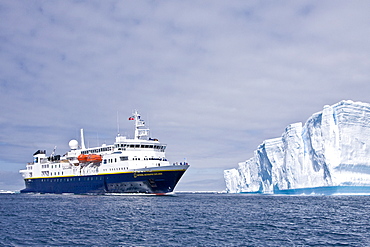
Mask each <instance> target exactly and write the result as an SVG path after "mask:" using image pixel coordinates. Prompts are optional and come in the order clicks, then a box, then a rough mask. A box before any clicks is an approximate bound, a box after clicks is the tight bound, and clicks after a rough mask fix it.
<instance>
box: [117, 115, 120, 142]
mask: <svg viewBox="0 0 370 247" xmlns="http://www.w3.org/2000/svg"><path fill="white" fill-rule="evenodd" d="M117 135H118V136H119V135H120V134H119V120H118V110H117Z"/></svg>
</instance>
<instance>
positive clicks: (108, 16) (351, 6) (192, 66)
mask: <svg viewBox="0 0 370 247" xmlns="http://www.w3.org/2000/svg"><path fill="white" fill-rule="evenodd" d="M369 9H370V2H369V1H365V0H364V1H293V0H292V1H217V0H209V1H5V0H0V17H1V21H0V102H1V115H0V128H1V129H0V189H22V188H23V180H22V178H21V175H20V174H18V170H19V169H23V168H24V167H25V163H26V162H30V161H32V154H33V152H34V151H36V150H37V149H47V150H48V154H50V153H51V152H52V150H53V148H54V146H55V145H56V146H57V153H61V154H63V153H64V152H66V151H67V150H68V142H69V140H71V139H76V138H78V134H79V129H80V128H84V129H85V136H86V139H87V142H88V144H89V145H90V146H94V145H96V144H102V143H103V142H106V143H108V144H110V143H112V142H113V141H114V137H115V135H116V134H117V123H116V122H117V111H118V113H119V114H118V115H119V123H120V132H121V134H127V135H131V136H132V129H133V127H132V123H131V122H129V121H127V118H128V117H129V116H130V115H131V112H132V110H133V109H138V110H139V111H140V113H141V114H142V118H143V119H145V120H146V122H147V123H149V125H150V128H151V131H152V137H156V138H159V140H160V141H161V142H163V143H166V144H167V145H168V147H167V157H168V158H169V160H170V161H171V162H175V161H178V162H181V161H183V160H184V158H186V159H187V161H188V162H189V163H190V164H191V168H190V169H189V170H188V171H187V172H186V173H185V175H184V177H183V178H182V180H181V181H180V183H179V185H178V187H177V190H218V191H219V190H223V189H225V184H224V180H223V170H224V169H229V168H233V167H236V166H237V163H238V162H242V161H244V160H246V159H248V158H250V157H252V155H253V151H254V150H255V149H256V147H257V146H258V145H259V144H260V143H262V142H263V140H264V139H267V138H274V137H278V136H280V135H281V133H282V132H283V131H284V129H285V127H286V126H287V125H288V124H290V123H294V122H299V121H301V122H305V121H306V120H307V118H308V117H309V116H310V115H311V114H313V113H315V112H317V111H320V110H321V109H322V107H323V106H324V105H326V104H334V103H337V102H339V101H340V100H343V99H351V100H354V101H363V102H370V99H369V92H370V81H369V79H370V56H369V55H370V35H369V33H370V25H369V23H370V15H369Z"/></svg>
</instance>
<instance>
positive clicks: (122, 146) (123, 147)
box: [81, 144, 166, 154]
mask: <svg viewBox="0 0 370 247" xmlns="http://www.w3.org/2000/svg"><path fill="white" fill-rule="evenodd" d="M114 146H115V147H116V148H118V150H126V148H150V149H157V150H159V151H161V152H164V150H165V149H166V146H162V145H143V144H141V145H140V144H115V145H114ZM113 149H114V147H113V146H109V147H102V148H95V149H89V150H83V151H81V153H82V154H94V153H101V152H109V151H113Z"/></svg>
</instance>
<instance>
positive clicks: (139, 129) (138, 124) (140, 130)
mask: <svg viewBox="0 0 370 247" xmlns="http://www.w3.org/2000/svg"><path fill="white" fill-rule="evenodd" d="M133 118H134V120H135V138H134V139H135V140H138V139H140V138H141V137H145V136H149V129H145V128H144V127H145V122H144V120H142V119H141V116H140V114H139V113H138V112H137V110H135V111H134V113H133Z"/></svg>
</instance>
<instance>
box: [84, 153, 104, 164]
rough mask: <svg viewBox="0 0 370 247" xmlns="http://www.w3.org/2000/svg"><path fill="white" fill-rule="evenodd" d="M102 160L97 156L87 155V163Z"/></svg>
mask: <svg viewBox="0 0 370 247" xmlns="http://www.w3.org/2000/svg"><path fill="white" fill-rule="evenodd" d="M101 161H102V158H101V156H100V155H98V154H89V155H88V156H87V162H101Z"/></svg>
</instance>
